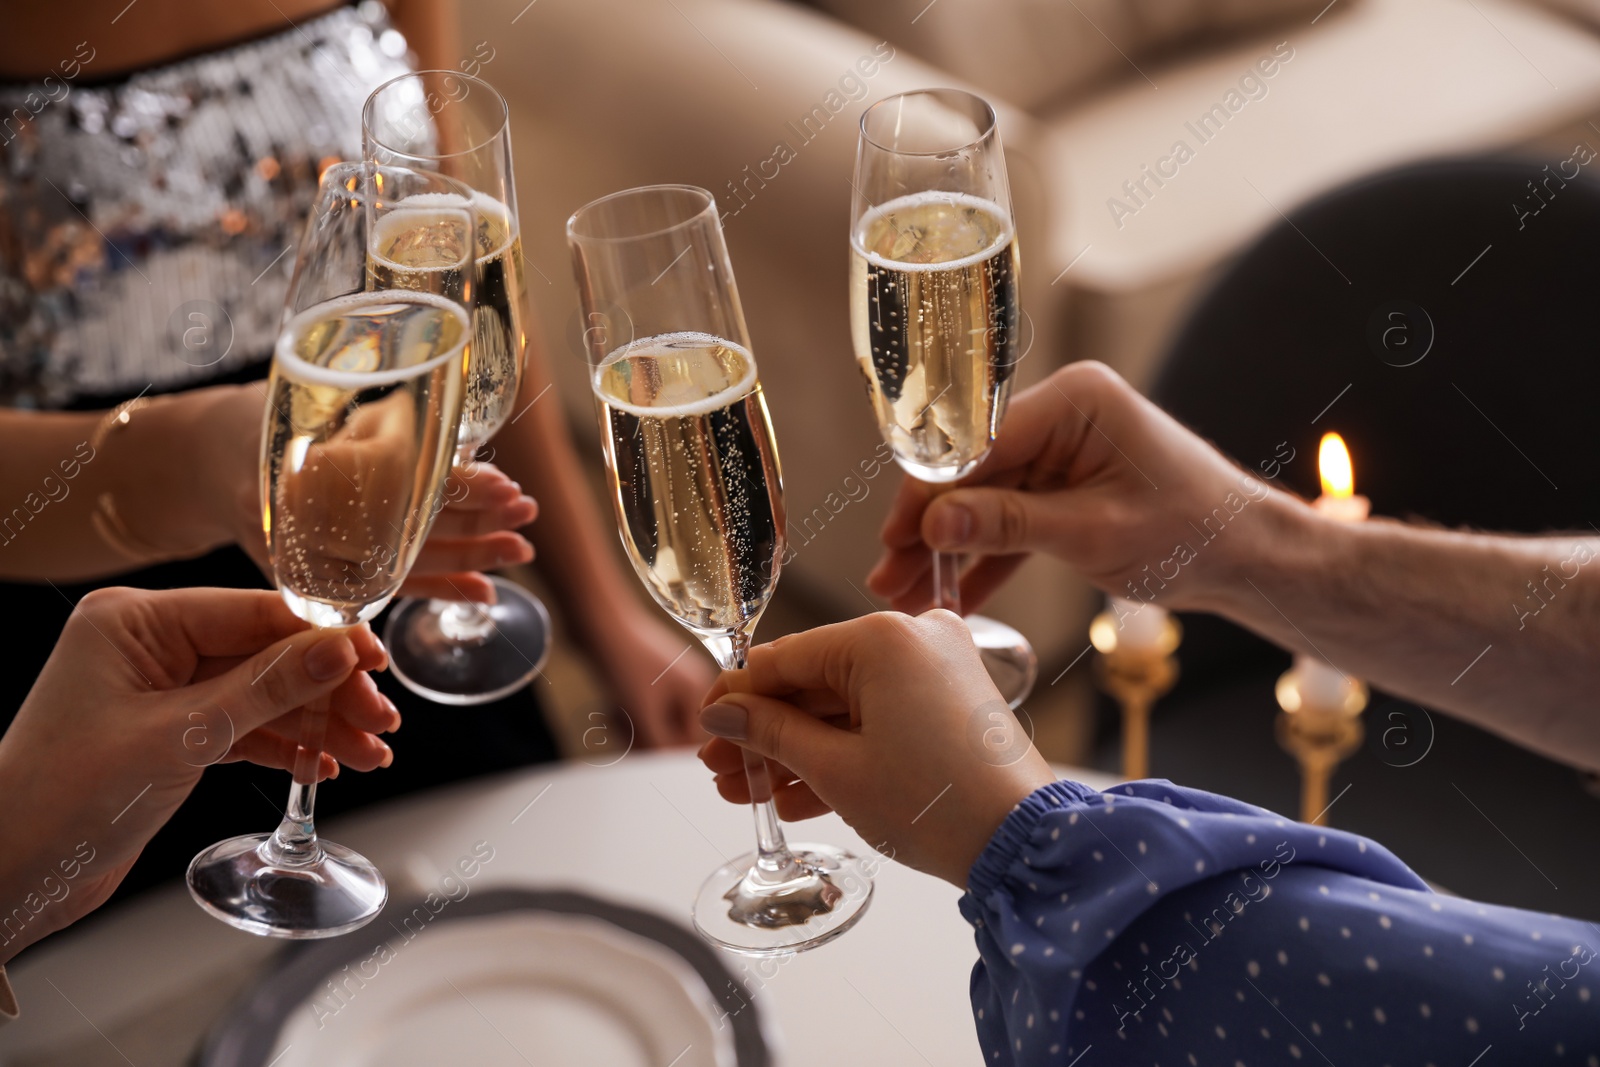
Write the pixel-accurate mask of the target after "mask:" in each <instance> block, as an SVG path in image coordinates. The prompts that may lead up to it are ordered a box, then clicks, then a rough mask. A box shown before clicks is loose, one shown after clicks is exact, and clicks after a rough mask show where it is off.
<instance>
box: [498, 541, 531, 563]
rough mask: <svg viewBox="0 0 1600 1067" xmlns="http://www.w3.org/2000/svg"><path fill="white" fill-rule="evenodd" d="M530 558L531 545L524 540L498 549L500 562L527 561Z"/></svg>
mask: <svg viewBox="0 0 1600 1067" xmlns="http://www.w3.org/2000/svg"><path fill="white" fill-rule="evenodd" d="M531 559H533V546H532V545H530V544H529V543H528V542H526V541H524V542H522V543H521V544H520V545H515V546H508V547H506V548H504V549H502V550H501V551H500V562H501V563H527V562H528V561H529V560H531Z"/></svg>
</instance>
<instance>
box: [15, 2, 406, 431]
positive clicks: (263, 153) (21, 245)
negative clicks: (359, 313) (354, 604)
mask: <svg viewBox="0 0 1600 1067" xmlns="http://www.w3.org/2000/svg"><path fill="white" fill-rule="evenodd" d="M405 57H406V43H405V40H404V38H402V37H401V35H400V34H399V32H398V31H396V30H394V29H393V28H391V27H390V26H389V24H388V22H387V20H386V16H385V15H384V12H383V8H382V5H381V4H378V3H376V2H373V0H369V2H367V3H363V4H361V5H360V6H358V7H346V8H340V9H338V10H336V11H334V12H332V13H330V14H327V15H324V16H321V17H319V18H316V19H312V20H307V21H305V22H302V23H300V24H299V25H298V27H296V28H293V29H286V30H285V32H283V33H280V34H276V35H273V36H270V37H264V38H261V39H258V40H256V41H252V42H249V43H246V44H242V45H238V46H235V47H231V48H228V49H225V50H221V51H216V52H211V53H208V54H206V55H203V56H200V57H198V58H195V59H190V60H184V61H181V62H177V63H173V64H170V65H166V66H162V67H159V68H155V69H151V70H146V71H142V72H139V73H136V74H134V75H132V76H130V77H128V78H126V79H124V80H121V81H118V82H115V83H108V84H102V85H75V86H73V87H72V88H71V89H70V91H69V92H68V93H66V95H64V96H62V95H61V93H60V90H59V88H57V90H56V96H57V99H55V100H51V101H48V102H45V103H44V104H43V106H42V107H41V106H40V104H41V97H40V96H39V95H38V90H39V87H38V86H28V85H10V86H0V122H3V126H0V139H4V141H5V143H0V404H5V405H7V406H10V407H24V408H60V407H64V406H68V405H72V404H75V403H82V402H84V401H85V400H86V399H90V398H115V397H119V396H128V395H133V394H136V393H139V392H140V391H142V390H147V389H148V390H150V391H152V392H163V391H170V390H174V389H182V388H185V387H189V386H195V385H202V384H205V383H206V382H207V381H209V380H212V379H215V378H218V377H221V376H224V375H227V374H232V373H235V372H238V371H240V370H241V369H242V368H244V367H246V366H248V365H249V364H251V363H255V362H258V361H261V360H263V359H266V358H267V357H268V356H269V355H270V354H271V351H272V344H273V341H274V338H275V335H276V333H277V328H278V324H279V321H280V315H281V312H282V308H283V300H284V293H285V289H286V287H287V285H288V279H289V275H290V272H291V271H292V268H293V265H294V256H295V250H294V248H293V244H294V243H295V242H296V241H298V239H299V234H300V227H301V225H302V222H303V220H304V218H305V214H306V212H307V211H308V210H309V208H310V205H311V203H312V198H313V195H314V193H315V191H316V182H317V175H318V173H319V172H320V169H321V168H322V167H323V166H326V165H327V164H328V163H331V162H333V161H335V160H340V159H356V158H359V156H360V151H361V106H362V104H363V102H364V101H365V100H366V97H367V96H368V94H369V93H371V91H372V90H373V89H375V88H377V86H379V85H380V84H382V83H383V82H385V81H387V80H388V79H390V78H392V77H395V76H397V75H400V74H403V73H405V72H406V71H407V70H409V69H410V68H409V67H408V66H407V64H406V58H405ZM92 72H93V66H92V63H91V64H89V65H87V66H86V67H85V73H84V77H91V76H92ZM30 93H32V94H35V95H33V96H32V98H31V99H30V95H29V94H30ZM19 108H20V109H22V110H21V112H20V114H19V112H18V109H19ZM30 112H37V113H35V114H31V115H30Z"/></svg>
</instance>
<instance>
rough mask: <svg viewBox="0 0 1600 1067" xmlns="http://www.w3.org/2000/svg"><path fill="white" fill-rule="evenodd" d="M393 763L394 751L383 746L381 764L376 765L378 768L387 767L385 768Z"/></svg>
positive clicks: (380, 742) (381, 743)
mask: <svg viewBox="0 0 1600 1067" xmlns="http://www.w3.org/2000/svg"><path fill="white" fill-rule="evenodd" d="M378 744H380V745H383V742H382V741H379V742H378ZM393 762H394V749H392V748H390V747H389V746H388V745H383V762H382V763H380V764H378V766H379V767H387V766H389V764H391V763H393Z"/></svg>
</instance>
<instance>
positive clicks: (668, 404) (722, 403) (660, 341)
mask: <svg viewBox="0 0 1600 1067" xmlns="http://www.w3.org/2000/svg"><path fill="white" fill-rule="evenodd" d="M719 350H720V351H723V352H727V353H728V354H730V355H734V356H736V357H738V359H739V361H740V367H741V368H742V373H740V374H739V376H738V377H737V378H736V379H735V378H733V376H732V375H731V374H729V373H728V372H727V371H728V369H727V368H726V367H723V366H722V365H721V364H720V363H718V364H716V365H715V366H716V370H711V367H712V366H713V364H711V363H710V362H709V361H708V360H707V359H706V358H705V356H704V353H706V352H709V351H719ZM679 352H682V353H684V354H690V353H692V354H694V355H696V356H700V357H701V358H700V359H698V360H697V361H696V364H695V367H694V370H695V371H696V372H698V373H693V374H689V375H685V376H683V377H682V378H681V379H680V380H678V381H675V382H672V383H670V384H668V385H667V388H666V389H665V390H664V391H661V392H656V393H653V394H651V395H650V396H649V397H648V398H647V400H648V402H647V403H644V404H639V403H636V402H634V400H633V396H632V390H631V389H630V388H629V387H630V385H631V382H630V380H629V379H630V378H631V375H625V374H623V373H622V372H621V368H619V367H618V366H617V364H619V363H621V362H623V361H624V360H633V359H641V360H642V359H673V358H676V356H677V354H678V353H679ZM641 365H642V364H641ZM719 372H720V382H719V381H718V377H719ZM755 384H756V361H755V357H754V356H752V355H751V354H750V352H749V351H748V350H747V349H745V348H741V347H740V346H739V345H736V344H734V343H733V342H732V341H725V340H723V339H722V338H720V337H713V336H712V335H711V334H708V333H692V332H682V333H667V334H660V335H659V336H656V337H647V338H644V339H642V340H638V341H631V342H629V343H628V344H626V345H623V346H622V347H621V348H619V349H617V350H616V351H615V352H612V353H611V354H610V355H609V356H607V357H606V358H605V359H603V360H601V361H600V365H599V366H598V367H596V368H595V372H594V388H595V391H596V392H598V393H599V394H600V398H601V399H602V400H604V401H605V402H606V403H607V404H608V405H610V406H611V407H614V408H620V409H621V410H623V411H626V412H627V413H628V414H630V415H635V416H638V417H639V418H647V419H649V418H653V419H662V418H682V417H685V416H693V415H710V414H712V413H713V412H716V411H720V410H722V409H723V408H725V407H727V406H728V405H729V404H732V403H733V402H734V401H736V400H738V399H739V398H740V397H742V396H744V395H745V394H746V393H748V392H749V391H750V390H751V389H753V388H755ZM718 385H720V388H713V387H714V386H718ZM619 388H621V389H624V390H628V391H627V392H624V393H619V392H618V389H619Z"/></svg>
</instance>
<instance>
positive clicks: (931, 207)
mask: <svg viewBox="0 0 1600 1067" xmlns="http://www.w3.org/2000/svg"><path fill="white" fill-rule="evenodd" d="M851 185H852V187H853V188H854V190H855V192H854V196H853V198H852V203H851V215H850V218H851V226H850V327H851V339H852V342H853V345H854V348H855V353H856V363H857V365H858V366H859V367H860V368H861V373H862V376H863V377H864V378H866V380H867V396H868V398H869V399H870V400H871V401H872V410H873V414H874V415H876V416H877V418H878V428H879V430H880V431H881V432H882V434H883V439H884V440H885V441H886V442H888V444H889V445H890V447H891V448H893V449H894V455H895V459H896V461H898V462H899V464H900V466H901V468H902V469H903V470H904V471H905V472H906V473H907V474H909V475H910V476H911V477H913V478H916V479H918V480H919V481H922V482H925V483H927V484H928V485H929V486H930V487H931V488H932V489H933V490H934V491H935V492H937V491H939V490H941V489H944V488H947V487H948V486H949V485H950V484H951V483H952V482H955V481H956V480H957V479H959V478H962V477H964V476H965V475H967V474H969V473H971V472H972V470H973V469H974V468H975V467H977V465H978V463H979V461H981V460H982V459H983V457H984V456H985V455H987V454H988V452H989V448H990V446H991V445H993V444H994V437H995V432H996V430H997V429H998V428H999V426H1000V420H1001V418H1002V417H1003V416H1004V414H1005V407H1006V399H1007V398H1008V396H1009V395H1010V393H1011V379H1012V376H1013V373H1014V372H1015V370H1016V364H1017V361H1018V360H1019V359H1021V358H1022V357H1021V354H1020V344H1019V341H1020V337H1019V331H1018V328H1017V326H1018V321H1017V320H1018V315H1019V310H1018V300H1017V283H1018V277H1017V274H1018V269H1019V260H1018V256H1017V240H1016V225H1015V223H1014V222H1013V221H1012V218H1011V190H1010V187H1009V185H1008V184H1007V182H1006V163H1005V155H1004V153H1003V152H1002V151H1001V148H1000V128H999V125H998V123H997V122H996V119H995V113H994V108H992V107H990V106H989V105H988V104H987V103H986V102H985V101H983V100H982V99H980V98H978V97H976V96H973V95H972V94H971V93H965V92H961V91H960V90H957V89H921V90H917V91H915V92H909V93H901V94H899V95H898V96H891V97H888V98H886V99H884V100H881V101H879V102H878V103H876V104H873V105H872V106H871V107H869V108H868V109H867V110H866V113H865V114H863V115H862V116H861V136H860V140H859V142H858V145H857V151H856V171H855V180H854V181H853V182H852V183H851ZM960 575H961V559H960V557H959V556H954V555H950V554H946V553H940V552H934V553H933V602H934V605H935V606H936V607H942V608H948V609H949V610H951V611H953V612H955V613H956V614H958V615H959V614H961V586H960ZM967 625H968V628H969V629H971V630H972V636H973V640H974V641H975V642H976V643H977V645H978V650H979V651H980V652H981V653H982V655H983V660H984V665H985V666H986V667H988V669H989V674H990V677H991V678H993V679H994V682H995V684H996V686H997V687H998V688H999V689H1000V692H1001V694H1002V695H1003V696H1004V697H1005V698H1006V700H1007V701H1008V702H1009V703H1010V704H1011V706H1012V707H1013V708H1015V707H1017V706H1018V705H1020V704H1021V703H1022V701H1023V700H1025V699H1027V696H1028V694H1029V693H1030V692H1031V691H1032V690H1033V683H1034V679H1035V677H1036V676H1037V674H1038V669H1039V668H1038V658H1037V657H1036V656H1035V655H1034V652H1033V647H1032V646H1031V645H1029V644H1028V639H1027V638H1025V637H1023V636H1022V634H1020V633H1018V632H1017V631H1016V630H1014V629H1012V628H1011V627H1009V626H1007V625H1005V624H1004V623H1001V622H997V621H995V620H994V619H988V618H984V617H982V616H979V615H973V616H969V617H968V618H967Z"/></svg>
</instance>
